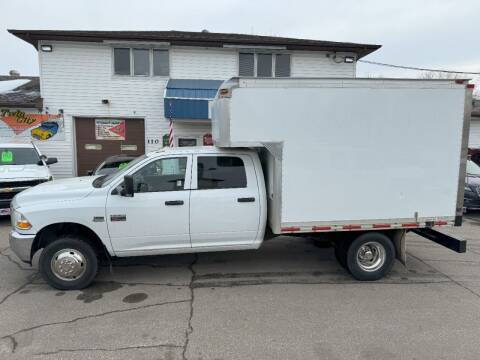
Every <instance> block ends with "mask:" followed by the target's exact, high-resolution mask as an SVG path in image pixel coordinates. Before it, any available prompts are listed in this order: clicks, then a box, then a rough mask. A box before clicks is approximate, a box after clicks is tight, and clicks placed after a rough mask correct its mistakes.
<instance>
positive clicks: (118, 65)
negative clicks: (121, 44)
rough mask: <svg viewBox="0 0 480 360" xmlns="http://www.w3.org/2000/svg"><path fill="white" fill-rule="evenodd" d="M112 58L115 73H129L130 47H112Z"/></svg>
mask: <svg viewBox="0 0 480 360" xmlns="http://www.w3.org/2000/svg"><path fill="white" fill-rule="evenodd" d="M113 59H114V61H113V62H114V71H115V74H116V75H130V49H124V48H116V49H113Z"/></svg>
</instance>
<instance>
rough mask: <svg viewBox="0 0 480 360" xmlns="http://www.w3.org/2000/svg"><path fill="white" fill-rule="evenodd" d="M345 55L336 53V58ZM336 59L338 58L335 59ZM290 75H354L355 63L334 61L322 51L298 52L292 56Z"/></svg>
mask: <svg viewBox="0 0 480 360" xmlns="http://www.w3.org/2000/svg"><path fill="white" fill-rule="evenodd" d="M345 55H353V54H344V53H342V54H340V53H339V54H338V55H337V58H338V59H343V56H345ZM337 61H338V60H337ZM291 66H292V68H291V69H292V74H291V76H292V77H355V63H353V64H347V63H344V62H340V63H335V62H334V60H332V58H331V57H327V56H326V53H322V52H298V53H295V54H294V55H293V56H292V65H291Z"/></svg>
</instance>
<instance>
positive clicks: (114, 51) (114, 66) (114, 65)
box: [113, 47, 132, 76]
mask: <svg viewBox="0 0 480 360" xmlns="http://www.w3.org/2000/svg"><path fill="white" fill-rule="evenodd" d="M117 50H128V74H126V73H125V74H123V73H119V72H118V70H117V60H116V59H117V57H116V52H117ZM113 73H114V75H118V76H131V75H132V55H131V49H130V48H126V47H115V48H113Z"/></svg>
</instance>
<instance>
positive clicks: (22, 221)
mask: <svg viewBox="0 0 480 360" xmlns="http://www.w3.org/2000/svg"><path fill="white" fill-rule="evenodd" d="M10 216H11V217H12V227H14V228H16V229H18V230H30V229H31V228H32V224H30V222H29V221H28V220H27V218H26V217H25V216H23V214H22V213H20V212H18V211H14V212H13V214H11V215H10Z"/></svg>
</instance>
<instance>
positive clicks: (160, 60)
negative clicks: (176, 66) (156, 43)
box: [153, 49, 170, 76]
mask: <svg viewBox="0 0 480 360" xmlns="http://www.w3.org/2000/svg"><path fill="white" fill-rule="evenodd" d="M169 73H170V63H169V59H168V50H158V49H154V50H153V75H155V76H168V74H169Z"/></svg>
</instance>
